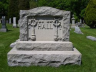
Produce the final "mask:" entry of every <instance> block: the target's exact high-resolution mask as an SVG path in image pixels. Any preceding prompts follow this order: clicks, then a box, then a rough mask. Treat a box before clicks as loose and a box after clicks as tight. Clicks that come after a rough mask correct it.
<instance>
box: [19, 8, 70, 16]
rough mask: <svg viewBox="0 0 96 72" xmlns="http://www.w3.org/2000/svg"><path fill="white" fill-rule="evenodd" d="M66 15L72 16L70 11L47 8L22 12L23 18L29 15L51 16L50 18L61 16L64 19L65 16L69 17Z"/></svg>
mask: <svg viewBox="0 0 96 72" xmlns="http://www.w3.org/2000/svg"><path fill="white" fill-rule="evenodd" d="M66 13H68V14H70V11H64V10H59V9H56V8H52V7H46V6H43V7H37V8H34V9H30V10H20V15H21V17H22V16H25V15H29V14H30V15H31V16H45V15H50V16H61V17H63V16H64V15H67V14H66ZM69 16H70V15H69ZM69 18H70V17H69Z"/></svg>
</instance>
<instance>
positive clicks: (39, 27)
mask: <svg viewBox="0 0 96 72" xmlns="http://www.w3.org/2000/svg"><path fill="white" fill-rule="evenodd" d="M31 21H32V22H33V23H30V22H31ZM57 23H60V24H57ZM56 24H57V25H56ZM69 24H70V11H62V10H59V9H55V8H52V7H37V8H34V9H31V10H20V20H19V27H20V40H21V41H29V40H36V41H53V40H54V38H55V37H56V38H55V40H62V41H69V30H70V25H69ZM56 29H58V30H57V31H56ZM54 31H55V32H54Z"/></svg>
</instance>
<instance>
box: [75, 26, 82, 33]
mask: <svg viewBox="0 0 96 72" xmlns="http://www.w3.org/2000/svg"><path fill="white" fill-rule="evenodd" d="M74 32H75V33H77V34H83V33H82V32H81V30H80V28H79V27H78V26H75V31H74Z"/></svg>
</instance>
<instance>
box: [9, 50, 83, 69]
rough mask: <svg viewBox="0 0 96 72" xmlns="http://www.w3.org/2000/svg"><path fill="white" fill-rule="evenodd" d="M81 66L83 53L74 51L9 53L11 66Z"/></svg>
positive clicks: (16, 51)
mask: <svg viewBox="0 0 96 72" xmlns="http://www.w3.org/2000/svg"><path fill="white" fill-rule="evenodd" d="M66 64H77V65H80V64H81V53H80V52H78V51H77V50H76V49H75V48H74V50H73V51H18V50H16V49H15V48H13V49H12V50H11V51H10V52H9V53H8V65H9V66H34V65H35V66H37V65H39V66H53V67H58V66H60V65H66Z"/></svg>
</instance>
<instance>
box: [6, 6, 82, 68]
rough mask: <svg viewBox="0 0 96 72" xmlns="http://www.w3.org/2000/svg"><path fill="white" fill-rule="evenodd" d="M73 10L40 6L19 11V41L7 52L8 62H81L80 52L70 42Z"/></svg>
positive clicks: (78, 63)
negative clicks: (71, 11)
mask: <svg viewBox="0 0 96 72" xmlns="http://www.w3.org/2000/svg"><path fill="white" fill-rule="evenodd" d="M69 24H70V11H63V10H59V9H55V8H52V7H37V8H34V9H31V10H21V11H20V20H19V27H20V41H17V42H16V44H14V48H13V49H12V50H11V51H10V52H9V53H8V56H7V57H8V65H9V66H32V65H35V66H37V65H40V66H54V67H58V66H60V65H66V64H77V65H80V64H81V53H80V52H79V51H77V50H76V49H75V48H73V45H72V43H71V42H69V31H70V25H69Z"/></svg>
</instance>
